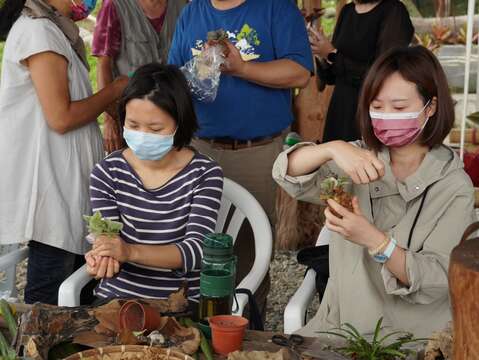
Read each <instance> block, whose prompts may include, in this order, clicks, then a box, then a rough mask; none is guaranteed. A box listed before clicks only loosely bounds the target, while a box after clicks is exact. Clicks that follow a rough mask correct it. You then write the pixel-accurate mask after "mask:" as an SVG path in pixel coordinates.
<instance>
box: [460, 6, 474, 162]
mask: <svg viewBox="0 0 479 360" xmlns="http://www.w3.org/2000/svg"><path fill="white" fill-rule="evenodd" d="M475 5H476V4H475V0H468V2H467V37H466V69H465V73H464V103H463V106H462V110H463V113H462V122H461V151H460V155H461V159H463V158H464V140H465V139H464V138H465V133H466V117H467V101H468V97H469V76H470V71H471V50H472V32H473V29H474V7H475Z"/></svg>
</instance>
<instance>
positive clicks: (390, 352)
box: [381, 349, 408, 359]
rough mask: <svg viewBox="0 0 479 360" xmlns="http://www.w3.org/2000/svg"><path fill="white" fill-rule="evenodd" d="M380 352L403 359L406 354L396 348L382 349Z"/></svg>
mask: <svg viewBox="0 0 479 360" xmlns="http://www.w3.org/2000/svg"><path fill="white" fill-rule="evenodd" d="M381 354H385V355H391V356H395V357H399V358H401V359H405V358H406V356H407V355H408V354H406V353H404V352H402V351H398V350H392V349H383V350H382V351H381Z"/></svg>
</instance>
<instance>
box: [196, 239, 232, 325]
mask: <svg viewBox="0 0 479 360" xmlns="http://www.w3.org/2000/svg"><path fill="white" fill-rule="evenodd" d="M236 262H237V259H236V256H235V255H234V254H233V238H232V237H231V236H229V235H227V234H208V235H206V236H205V238H204V241H203V259H202V262H201V274H200V305H199V307H200V308H199V319H200V321H202V320H203V321H204V320H206V319H207V318H209V317H212V316H215V315H230V314H231V308H232V305H233V297H234V291H235V283H236Z"/></svg>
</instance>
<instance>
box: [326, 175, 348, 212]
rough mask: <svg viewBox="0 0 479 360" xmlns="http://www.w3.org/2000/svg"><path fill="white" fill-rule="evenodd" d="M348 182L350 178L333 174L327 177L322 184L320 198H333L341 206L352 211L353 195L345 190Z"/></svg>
mask: <svg viewBox="0 0 479 360" xmlns="http://www.w3.org/2000/svg"><path fill="white" fill-rule="evenodd" d="M348 183H349V180H348V178H345V177H337V176H331V177H328V178H326V179H325V180H323V182H322V183H321V185H320V188H321V192H320V199H321V200H323V201H327V200H329V199H332V200H334V201H336V202H337V203H338V204H340V205H341V206H343V207H345V208H346V209H349V210H350V211H352V210H353V204H352V196H351V194H350V193H348V192H347V191H346V190H345V187H346V185H347V184H348Z"/></svg>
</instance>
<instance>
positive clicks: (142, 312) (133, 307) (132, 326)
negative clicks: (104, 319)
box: [119, 300, 162, 331]
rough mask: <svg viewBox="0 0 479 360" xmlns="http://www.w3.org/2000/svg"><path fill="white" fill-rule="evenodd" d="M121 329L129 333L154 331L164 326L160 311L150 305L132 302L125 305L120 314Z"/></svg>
mask: <svg viewBox="0 0 479 360" xmlns="http://www.w3.org/2000/svg"><path fill="white" fill-rule="evenodd" d="M119 318H120V319H119V322H120V329H126V330H129V331H143V330H147V331H153V330H156V329H158V328H159V327H160V326H161V324H162V318H161V315H160V313H159V312H158V311H156V310H155V309H154V308H153V307H151V306H149V305H144V304H142V303H140V302H138V301H134V300H130V301H127V302H126V303H124V304H123V306H122V307H121V308H120V313H119Z"/></svg>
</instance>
